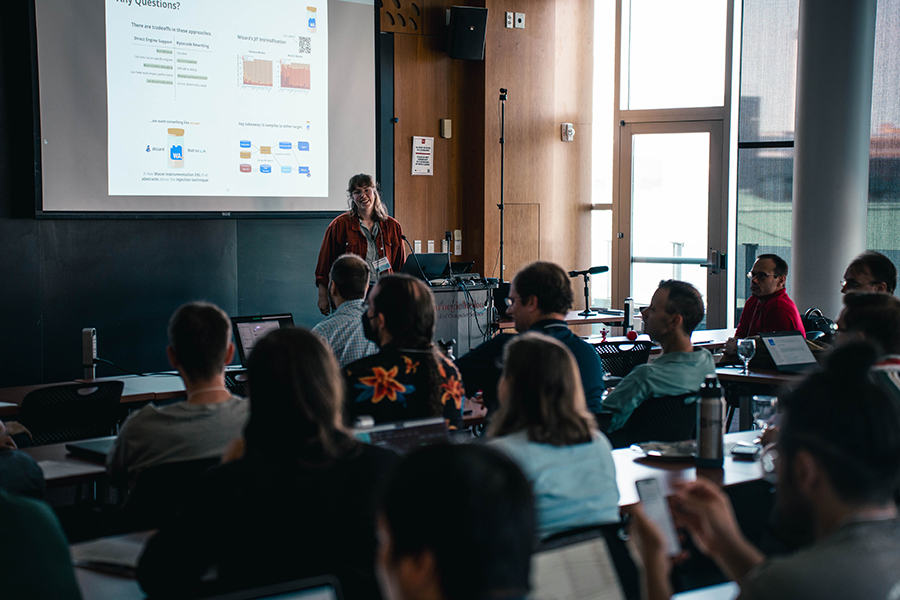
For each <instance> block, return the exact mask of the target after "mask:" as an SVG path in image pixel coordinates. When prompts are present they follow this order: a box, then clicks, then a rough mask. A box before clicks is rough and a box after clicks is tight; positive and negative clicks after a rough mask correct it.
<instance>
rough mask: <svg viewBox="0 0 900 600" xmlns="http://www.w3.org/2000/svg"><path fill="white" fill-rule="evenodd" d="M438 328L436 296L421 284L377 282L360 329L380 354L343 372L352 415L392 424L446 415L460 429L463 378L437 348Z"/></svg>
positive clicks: (397, 279)
mask: <svg viewBox="0 0 900 600" xmlns="http://www.w3.org/2000/svg"><path fill="white" fill-rule="evenodd" d="M434 324H435V306H434V297H433V296H432V295H431V290H429V289H428V288H427V287H425V284H424V283H423V282H422V281H421V280H419V279H416V278H415V277H410V276H409V275H402V274H399V275H385V276H383V277H382V278H381V279H379V280H378V283H377V284H376V285H375V287H374V288H372V293H371V294H369V301H368V303H367V304H366V305H365V312H364V313H363V315H362V325H363V331H364V332H365V335H366V337H367V338H369V339H370V340H372V341H373V342H375V343H376V344H377V345H378V347H379V348H380V350H379V352H378V354H374V355H372V356H367V357H366V358H362V359H360V360H357V361H355V362H352V363H350V364H349V365H347V366H346V367H345V368H344V378H345V382H346V390H347V401H346V403H345V411H346V413H347V415H348V416H349V417H351V418H356V417H359V416H362V415H369V416H371V417H372V418H373V419H374V420H375V423H390V422H393V421H406V420H410V419H424V418H427V417H437V416H443V417H444V419H445V420H446V421H447V425H448V427H449V428H450V429H457V428H459V427H460V426H461V425H462V403H463V397H464V393H463V391H464V390H463V383H462V378H461V377H460V375H459V371H458V370H457V369H456V365H454V364H453V361H452V360H450V359H449V358H447V357H446V356H444V355H443V354H441V353H440V352H438V350H437V348H435V345H434V343H433V342H432V339H434Z"/></svg>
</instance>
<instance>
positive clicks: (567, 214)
mask: <svg viewBox="0 0 900 600" xmlns="http://www.w3.org/2000/svg"><path fill="white" fill-rule="evenodd" d="M487 6H488V9H489V10H490V11H491V13H492V14H493V15H494V16H495V17H496V18H489V19H488V35H487V50H486V56H485V100H484V102H485V130H486V134H485V205H484V211H485V212H484V215H485V231H486V234H485V252H484V254H485V260H486V262H491V260H490V257H492V256H495V254H496V252H497V247H498V244H499V240H497V239H496V236H494V235H492V234H491V233H490V232H492V231H494V230H496V229H498V228H499V227H498V224H497V222H498V219H499V217H498V215H497V210H496V208H495V207H494V205H495V204H497V202H498V201H499V197H500V148H499V144H498V143H497V140H499V138H500V125H499V119H498V118H497V116H496V115H497V109H496V108H495V107H496V106H497V98H498V94H499V88H501V87H505V88H507V89H508V90H509V99H508V101H507V105H506V117H507V119H506V186H505V188H506V189H505V199H506V202H508V203H539V204H540V230H539V235H540V239H539V240H538V244H537V245H538V247H539V248H540V258H541V260H551V261H554V262H557V263H559V264H561V265H562V266H563V267H564V268H566V269H571V268H574V267H575V266H576V265H578V264H581V263H582V262H583V263H585V264H586V263H587V262H589V260H590V212H589V210H587V209H586V207H589V205H590V188H591V174H590V170H591V144H590V139H591V136H590V131H589V130H590V126H589V123H590V122H591V102H592V89H591V81H592V69H593V38H592V36H593V3H592V2H591V1H590V0H556V1H544V0H520V1H519V2H517V3H516V4H515V8H514V10H515V11H517V12H524V13H525V24H526V28H525V29H524V30H521V29H506V28H505V26H504V22H503V19H502V18H499V17H502V15H503V12H504V11H505V10H506V9H508V8H509V7H508V6H506V5H504V4H503V3H502V2H494V1H493V0H490V1H488V2H487ZM563 122H570V123H574V124H575V126H576V130H578V133H576V141H575V142H571V143H566V142H562V141H561V140H560V124H561V123H563ZM510 235H519V232H516V233H513V232H512V231H508V233H507V243H508V240H509V236H510ZM512 266H513V265H510V264H509V261H507V269H506V273H505V276H504V277H505V279H511V278H512V277H513V276H514V275H515V272H514V270H513V269H512Z"/></svg>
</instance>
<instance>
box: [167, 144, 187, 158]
mask: <svg viewBox="0 0 900 600" xmlns="http://www.w3.org/2000/svg"><path fill="white" fill-rule="evenodd" d="M169 158H170V159H171V160H184V155H183V154H182V153H181V146H172V147H171V148H170V149H169Z"/></svg>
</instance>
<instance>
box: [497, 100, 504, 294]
mask: <svg viewBox="0 0 900 600" xmlns="http://www.w3.org/2000/svg"><path fill="white" fill-rule="evenodd" d="M505 158H506V88H500V204H498V205H497V208H499V209H500V283H503V282H504V280H503V271H504V270H505V269H506V263H504V262H503V235H504V231H503V221H504V212H505V211H504V207H505V205H504V202H503V175H504V169H505V164H504V161H505Z"/></svg>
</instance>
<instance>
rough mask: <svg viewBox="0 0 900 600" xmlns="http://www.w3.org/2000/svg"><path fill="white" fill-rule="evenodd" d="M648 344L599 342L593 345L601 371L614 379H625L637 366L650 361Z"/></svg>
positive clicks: (645, 342)
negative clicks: (600, 364) (601, 366)
mask: <svg viewBox="0 0 900 600" xmlns="http://www.w3.org/2000/svg"><path fill="white" fill-rule="evenodd" d="M650 346H651V344H650V342H648V341H640V342H631V341H623V342H612V341H607V342H600V343H599V344H595V345H594V349H595V350H596V351H597V354H599V355H600V362H602V363H603V370H604V371H606V372H607V373H609V374H610V375H613V376H615V377H625V376H626V375H628V374H629V373H631V370H632V369H633V368H635V367H636V366H638V365H643V364H646V363H647V361H648V360H650Z"/></svg>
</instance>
